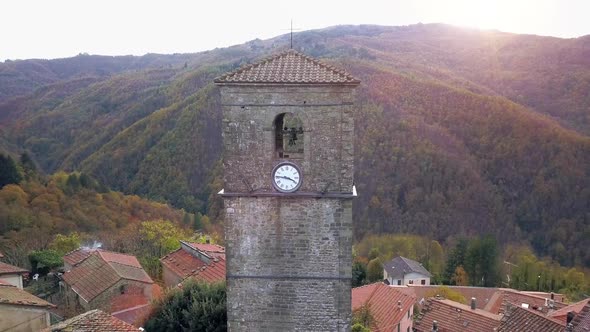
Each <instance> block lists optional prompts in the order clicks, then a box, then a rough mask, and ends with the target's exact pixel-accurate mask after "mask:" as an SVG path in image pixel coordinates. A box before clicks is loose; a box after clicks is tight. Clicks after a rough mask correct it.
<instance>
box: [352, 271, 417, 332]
mask: <svg viewBox="0 0 590 332" xmlns="http://www.w3.org/2000/svg"><path fill="white" fill-rule="evenodd" d="M415 302H416V297H415V296H414V295H412V294H411V292H404V291H402V290H401V289H399V288H397V287H392V286H389V285H386V284H384V283H382V282H378V283H374V284H370V285H365V286H361V287H356V288H353V289H352V312H353V313H354V312H355V311H357V310H360V309H361V308H362V307H363V306H367V308H368V309H369V311H370V313H371V315H372V316H373V319H374V322H373V325H372V326H370V328H371V331H394V332H410V331H412V327H413V326H412V325H413V324H412V320H413V314H414V312H413V308H414V303H415Z"/></svg>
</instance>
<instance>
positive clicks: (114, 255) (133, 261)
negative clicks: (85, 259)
mask: <svg viewBox="0 0 590 332" xmlns="http://www.w3.org/2000/svg"><path fill="white" fill-rule="evenodd" d="M98 254H99V255H100V256H101V257H102V258H103V259H104V260H105V261H106V262H109V263H118V264H122V265H127V266H133V267H136V268H139V269H142V267H141V264H139V261H138V260H137V258H136V257H135V256H132V255H126V254H121V253H118V252H112V251H105V250H98Z"/></svg>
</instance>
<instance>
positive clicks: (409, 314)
mask: <svg viewBox="0 0 590 332" xmlns="http://www.w3.org/2000/svg"><path fill="white" fill-rule="evenodd" d="M408 318H410V310H408Z"/></svg>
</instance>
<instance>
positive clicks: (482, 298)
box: [407, 285, 500, 309]
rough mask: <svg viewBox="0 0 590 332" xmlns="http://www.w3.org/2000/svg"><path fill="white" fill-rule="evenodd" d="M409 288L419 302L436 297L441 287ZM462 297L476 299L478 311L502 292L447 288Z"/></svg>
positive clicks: (464, 287) (410, 286)
mask: <svg viewBox="0 0 590 332" xmlns="http://www.w3.org/2000/svg"><path fill="white" fill-rule="evenodd" d="M407 286H408V288H410V289H411V290H413V291H414V292H415V294H416V298H417V299H418V301H420V300H421V299H427V298H429V297H431V296H436V294H432V293H433V292H435V290H436V289H438V288H439V287H441V286H440V285H407ZM445 287H446V288H449V289H451V290H453V291H455V292H457V293H459V294H461V295H463V297H464V298H465V300H467V301H470V300H471V298H472V297H474V298H475V304H476V308H477V309H484V308H485V307H486V305H487V304H488V303H490V301H492V302H493V301H495V299H496V298H497V297H498V296H500V291H499V289H498V288H488V287H471V286H445Z"/></svg>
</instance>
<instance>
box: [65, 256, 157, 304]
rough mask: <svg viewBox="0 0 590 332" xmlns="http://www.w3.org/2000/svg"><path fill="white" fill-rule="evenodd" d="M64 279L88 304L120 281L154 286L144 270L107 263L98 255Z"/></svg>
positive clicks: (89, 258) (74, 269)
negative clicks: (138, 282)
mask: <svg viewBox="0 0 590 332" xmlns="http://www.w3.org/2000/svg"><path fill="white" fill-rule="evenodd" d="M63 279H64V281H65V282H66V284H68V285H69V286H70V287H72V289H73V290H74V291H75V292H76V293H78V295H80V296H81V297H82V298H83V299H84V300H85V301H86V302H90V301H91V300H92V299H94V298H95V297H96V296H97V295H99V294H101V293H102V292H104V291H105V290H107V289H108V288H109V287H111V286H112V285H113V284H115V283H116V282H117V281H119V280H120V279H130V280H137V281H141V282H144V283H149V284H152V283H153V281H152V279H151V278H150V277H149V276H148V275H147V273H146V272H145V271H144V270H143V269H142V268H137V267H134V266H128V265H123V264H119V263H116V262H108V261H105V259H104V256H103V255H101V254H98V253H94V254H91V255H90V256H88V258H86V259H85V260H83V261H82V262H80V263H78V264H77V265H76V266H74V267H73V268H72V270H71V271H68V272H66V273H64V275H63Z"/></svg>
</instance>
